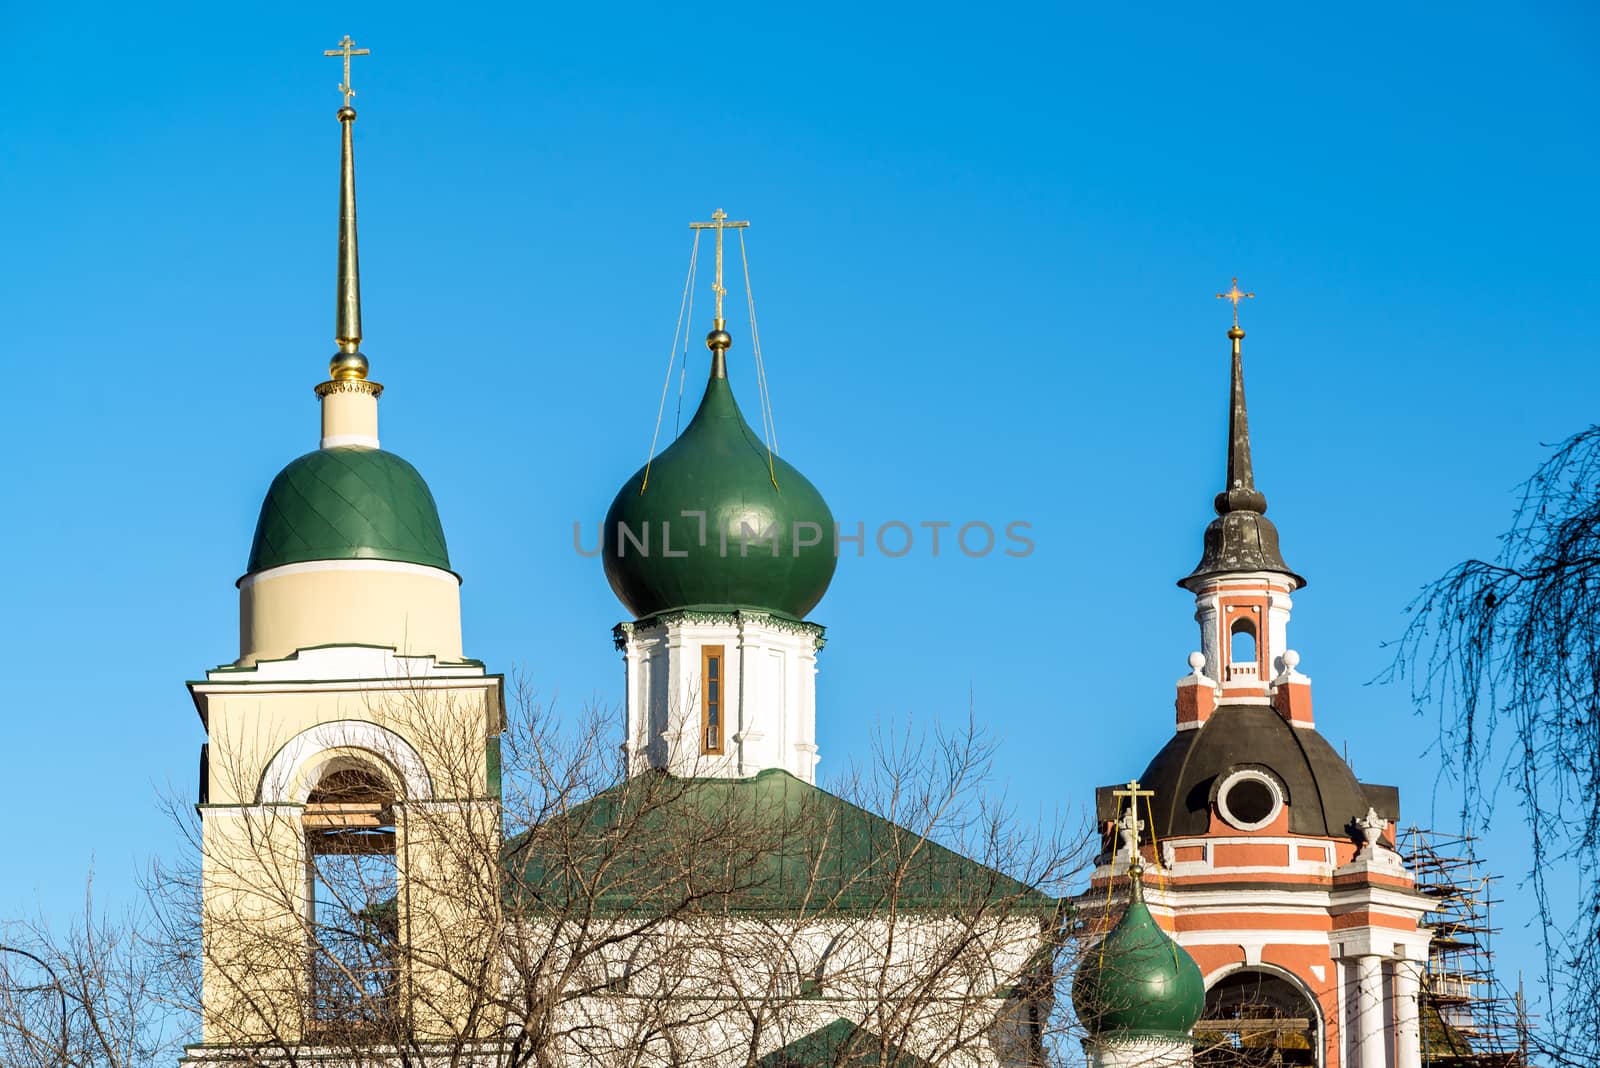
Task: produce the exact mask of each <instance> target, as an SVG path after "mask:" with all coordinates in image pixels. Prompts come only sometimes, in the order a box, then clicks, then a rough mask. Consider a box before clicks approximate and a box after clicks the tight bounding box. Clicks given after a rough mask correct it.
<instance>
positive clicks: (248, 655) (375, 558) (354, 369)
mask: <svg viewBox="0 0 1600 1068" xmlns="http://www.w3.org/2000/svg"><path fill="white" fill-rule="evenodd" d="M327 54H328V55H332V56H339V57H341V58H342V59H343V63H344V73H345V81H344V84H343V86H342V87H341V91H342V92H343V93H344V96H345V103H344V106H343V107H341V108H340V109H339V112H338V121H339V124H340V128H341V133H342V149H341V163H340V193H339V256H338V274H337V311H336V329H335V336H336V339H337V351H336V352H335V354H334V356H333V358H332V360H331V361H330V364H329V376H328V378H327V380H326V381H323V382H322V383H320V384H319V385H317V387H316V390H315V392H316V396H317V398H318V399H319V401H320V403H321V409H322V421H321V435H320V441H319V446H320V447H319V448H317V449H315V450H313V451H311V452H309V453H307V454H305V455H303V456H301V457H299V458H298V459H296V460H294V461H292V462H290V463H289V465H288V466H286V467H285V468H284V469H283V470H282V471H281V472H280V473H279V474H278V476H277V477H276V478H274V479H273V481H272V485H271V487H270V488H269V489H268V491H267V495H266V499H265V501H264V502H263V504H262V506H261V515H260V519H259V521H258V522H257V526H256V532H255V539H254V541H253V543H252V545H251V548H250V556H249V563H248V566H247V569H246V573H245V575H244V576H243V577H242V578H241V579H239V581H238V588H239V621H240V623H239V649H238V656H237V658H236V659H234V660H233V661H232V663H228V664H224V665H223V666H220V667H217V668H214V669H212V670H210V671H207V672H206V673H205V675H204V677H203V678H201V679H199V680H196V681H193V682H190V683H189V692H190V694H191V695H192V697H193V699H194V703H195V707H196V709H197V711H198V712H199V714H200V719H201V722H202V724H203V725H204V727H205V730H206V736H207V741H206V745H205V748H204V750H203V752H202V757H201V769H200V787H199V804H198V806H197V809H198V811H199V814H200V817H201V834H200V837H201V853H202V856H201V863H202V878H203V900H202V904H201V911H202V923H203V934H202V944H203V961H202V982H203V985H204V988H203V996H202V1009H203V1011H202V1021H201V1026H202V1041H203V1044H204V1045H205V1046H206V1047H208V1048H207V1050H206V1052H205V1055H204V1058H203V1059H204V1060H205V1062H206V1063H215V1062H217V1061H218V1060H219V1059H220V1062H221V1063H235V1062H238V1063H243V1061H244V1060H246V1059H248V1058H246V1057H245V1055H244V1054H240V1055H239V1056H238V1057H234V1056H233V1055H232V1054H229V1053H226V1052H217V1051H218V1050H221V1051H228V1050H241V1049H247V1048H249V1047H253V1046H263V1045H265V1046H274V1047H293V1046H298V1045H327V1044H329V1043H330V1042H331V1041H332V1040H333V1039H334V1037H335V1036H337V1037H338V1038H339V1039H340V1040H346V1039H351V1038H353V1037H354V1038H359V1039H361V1040H363V1041H367V1042H369V1043H380V1044H381V1043H384V1042H385V1041H388V1040H392V1039H393V1038H395V1037H398V1036H400V1035H402V1034H404V1035H406V1036H408V1037H413V1038H414V1037H416V1036H419V1035H420V1036H424V1037H425V1036H427V1035H430V1034H433V1035H441V1036H442V1035H460V1034H461V1033H463V1029H468V1031H467V1033H471V1031H470V1029H471V1028H473V1027H483V1028H487V1029H491V1030H492V1029H493V1027H494V1022H493V1021H492V1020H491V1019H483V1018H482V1017H483V1014H482V1012H481V1009H480V1008H479V1007H478V1006H476V1004H475V1002H474V998H475V995H474V994H473V990H474V989H480V990H481V989H483V987H482V986H481V985H479V984H476V983H474V982H473V981H472V979H473V976H474V975H479V976H480V977H481V976H485V975H489V974H491V969H492V968H493V967H495V966H496V965H497V964H498V962H499V960H500V959H501V958H500V957H498V956H497V955H496V954H497V953H498V950H497V947H498V946H499V945H500V940H499V933H500V930H501V923H500V920H499V917H498V911H497V910H498V891H497V885H498V884H497V871H498V866H497V863H496V858H498V855H499V849H500V833H501V832H500V819H499V804H498V802H499V794H500V783H499V736H500V733H501V730H502V727H503V720H504V713H503V686H502V680H501V677H500V676H497V675H492V674H489V673H488V672H486V671H485V670H484V666H483V665H482V664H481V663H479V662H478V661H476V660H472V659H469V658H467V657H466V656H464V655H463V653H462V641H461V607H460V592H459V591H460V581H461V580H460V577H459V576H458V575H456V574H455V572H453V571H452V570H451V569H450V560H449V555H448V550H447V548H446V545H445V539H444V531H443V528H442V526H441V524H440V522H439V514H438V510H437V508H436V506H435V504H434V500H433V495H432V493H431V492H430V491H429V489H428V486H427V483H426V482H424V481H423V479H422V476H421V475H420V474H419V473H418V472H417V470H416V468H414V467H412V466H411V465H410V464H409V463H407V462H406V461H405V460H403V459H401V458H400V457H399V456H397V455H395V454H394V453H391V452H386V451H384V450H383V449H382V448H381V447H380V445H379V441H378V398H379V397H380V396H381V394H382V392H383V387H382V386H381V385H379V384H378V383H376V382H374V381H372V380H371V379H370V378H369V377H368V372H369V366H368V360H367V357H366V356H365V355H364V354H363V353H362V352H361V348H360V346H361V340H362V338H361V288H360V274H359V268H358V258H357V246H356V203H355V158H354V145H353V130H354V126H355V121H356V113H355V110H354V109H353V108H351V107H350V106H349V104H350V97H351V96H352V95H353V94H354V90H352V89H351V88H350V59H351V57H352V56H362V55H366V54H367V50H366V49H357V48H354V47H353V42H352V41H351V40H350V38H349V37H346V38H345V39H344V40H343V41H342V42H341V44H340V46H339V48H338V49H335V50H330V51H329V52H328V53H327ZM475 1013H476V1016H475V1015H474V1014H475ZM194 1056H198V1054H195V1055H194ZM191 1059H193V1057H192V1058H191ZM251 1063H254V1062H251Z"/></svg>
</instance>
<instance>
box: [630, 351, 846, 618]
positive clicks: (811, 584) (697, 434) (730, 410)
mask: <svg viewBox="0 0 1600 1068" xmlns="http://www.w3.org/2000/svg"><path fill="white" fill-rule="evenodd" d="M720 355H721V354H720V353H718V356H719V357H720ZM721 363H722V361H721V360H720V359H718V360H715V361H714V362H713V368H712V375H711V379H710V381H709V382H707V384H706V392H705V396H704V397H703V398H702V399H701V401H700V408H699V410H698V411H696V412H695V415H694V419H692V420H691V421H690V423H689V425H688V426H687V427H686V428H685V429H684V431H683V433H682V434H680V435H679V436H678V440H677V441H674V442H673V443H672V444H671V445H670V446H669V447H668V448H667V449H666V450H664V451H663V452H662V453H661V455H660V456H657V457H656V458H655V459H654V460H653V461H652V462H651V463H649V464H647V465H646V466H645V467H643V468H640V470H639V472H638V473H637V474H635V475H634V476H633V477H632V478H630V479H629V480H628V481H627V483H626V484H625V485H624V486H623V487H622V489H621V490H620V491H619V492H618V493H617V496H616V499H615V500H614V501H612V502H611V510H610V511H609V512H607V513H606V520H605V528H604V531H603V534H602V544H603V546H604V553H603V556H604V561H605V570H606V578H607V579H608V580H610V582H611V589H612V591H613V592H615V593H616V595H617V598H618V599H619V600H621V601H622V603H623V605H624V606H625V607H626V608H627V609H628V611H630V612H632V613H633V615H634V618H636V619H643V618H645V617H647V616H652V615H655V614H656V613H658V612H665V611H668V610H671V609H687V608H694V609H715V610H730V609H754V610H757V611H762V612H769V613H774V614H777V615H783V616H789V617H792V618H794V619H803V618H805V615H806V613H808V612H810V611H811V609H812V608H814V607H815V606H816V604H817V602H818V601H820V600H822V595H823V594H824V593H826V592H827V590H828V583H829V582H830V581H831V580H832V579H833V569H834V565H835V564H836V563H837V559H836V554H835V546H834V533H835V532H834V522H833V513H832V512H830V511H829V510H828V505H827V502H825V501H824V500H823V499H822V495H821V494H820V493H818V492H817V488H816V487H815V486H813V485H812V484H811V483H810V482H809V481H808V480H807V479H806V477H805V476H804V475H802V474H801V473H800V472H799V471H796V470H795V469H794V468H793V467H791V466H790V465H789V464H787V463H785V462H784V461H783V460H781V459H779V458H778V457H777V456H776V455H773V454H769V453H768V451H767V446H766V444H765V443H764V442H763V441H762V440H761V438H760V436H759V435H757V434H756V432H755V431H754V430H752V429H750V425H749V424H748V423H746V422H745V419H744V416H743V415H742V414H741V413H740V411H739V405H738V404H737V403H736V402H735V401H734V399H733V390H732V388H731V387H730V386H729V385H728V379H727V377H726V375H725V374H724V373H722V367H721ZM769 457H770V463H771V466H770V467H769V466H768V463H769ZM647 478H648V481H647ZM774 483H776V485H774Z"/></svg>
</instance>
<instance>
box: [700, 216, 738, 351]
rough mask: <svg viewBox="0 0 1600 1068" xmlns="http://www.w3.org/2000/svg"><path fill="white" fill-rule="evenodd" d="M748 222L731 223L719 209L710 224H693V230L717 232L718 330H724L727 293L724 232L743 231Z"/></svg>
mask: <svg viewBox="0 0 1600 1068" xmlns="http://www.w3.org/2000/svg"><path fill="white" fill-rule="evenodd" d="M749 225H750V223H749V221H748V220H746V221H744V222H729V221H728V213H727V212H725V211H723V210H722V209H721V208H718V209H717V210H716V211H714V212H712V213H711V221H710V222H692V223H690V224H689V229H691V230H715V231H716V232H717V280H716V282H714V283H713V284H712V286H711V292H713V293H715V294H716V295H717V329H719V330H720V329H721V328H722V295H723V294H724V293H726V292H727V290H726V289H724V288H722V231H724V230H743V229H744V228H745V227H747V226H749Z"/></svg>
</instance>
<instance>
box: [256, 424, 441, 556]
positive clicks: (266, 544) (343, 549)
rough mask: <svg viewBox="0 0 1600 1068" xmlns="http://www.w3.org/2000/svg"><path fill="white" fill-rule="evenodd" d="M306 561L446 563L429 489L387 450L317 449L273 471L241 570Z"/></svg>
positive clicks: (357, 447)
mask: <svg viewBox="0 0 1600 1068" xmlns="http://www.w3.org/2000/svg"><path fill="white" fill-rule="evenodd" d="M308 560H396V561H400V562H403V563H409V564H424V565H426V566H428V567H437V568H441V569H443V570H445V571H448V570H450V555H449V553H448V551H447V550H446V549H445V543H444V528H443V527H442V526H441V525H440V524H439V509H438V507H437V506H436V505H435V504H434V503H433V494H432V493H431V492H429V490H428V484H427V483H426V482H424V481H423V480H422V476H421V475H419V474H418V473H417V469H416V468H415V467H412V466H411V465H410V464H408V463H406V461H404V460H402V459H401V458H400V457H398V456H396V455H395V454H394V453H392V452H384V451H383V450H382V449H368V448H362V447H359V446H343V447H339V448H332V449H318V450H317V451H316V452H308V453H306V454H305V455H304V456H302V457H300V458H299V459H297V460H294V461H293V462H291V463H290V464H289V466H287V467H285V468H284V469H283V470H282V471H280V472H278V477H277V478H274V479H273V480H272V486H271V487H270V488H269V489H268V490H267V498H266V500H264V501H262V502H261V518H260V519H258V520H257V521H256V537H255V541H254V542H253V543H252V544H251V546H250V563H249V566H248V568H247V569H246V570H247V573H254V572H257V571H265V570H267V569H268V568H272V567H281V566H283V565H284V564H298V563H303V562H305V561H308Z"/></svg>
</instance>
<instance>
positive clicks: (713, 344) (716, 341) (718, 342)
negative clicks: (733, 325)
mask: <svg viewBox="0 0 1600 1068" xmlns="http://www.w3.org/2000/svg"><path fill="white" fill-rule="evenodd" d="M732 346H733V336H732V335H730V334H729V333H728V332H727V331H726V330H713V331H711V333H709V334H707V335H706V348H708V349H710V350H711V351H712V352H719V351H720V352H726V351H728V349H730V348H731V347H732Z"/></svg>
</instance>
